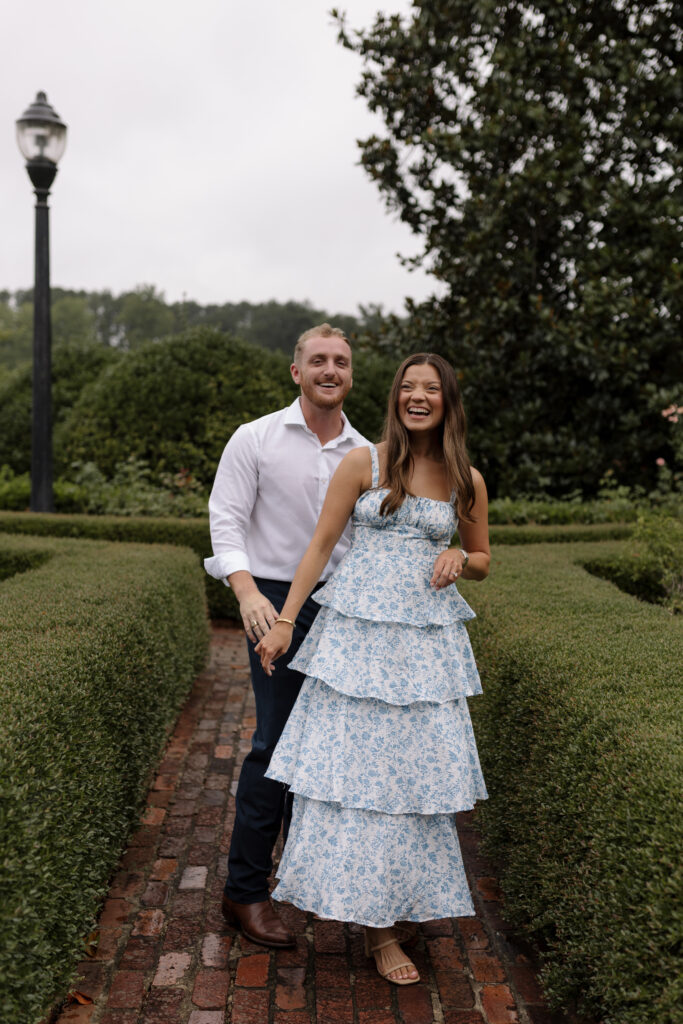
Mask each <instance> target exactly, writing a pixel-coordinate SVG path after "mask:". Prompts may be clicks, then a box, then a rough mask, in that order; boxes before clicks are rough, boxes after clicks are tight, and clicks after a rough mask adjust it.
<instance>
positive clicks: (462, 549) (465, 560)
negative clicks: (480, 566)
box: [459, 548, 470, 569]
mask: <svg viewBox="0 0 683 1024" xmlns="http://www.w3.org/2000/svg"><path fill="white" fill-rule="evenodd" d="M459 550H460V554H461V555H462V557H463V559H464V561H463V563H462V567H463V569H464V568H465V566H466V565H467V563H468V562H469V560H470V556H469V555H468V554H467V552H466V551H465V549H464V548H460V549H459Z"/></svg>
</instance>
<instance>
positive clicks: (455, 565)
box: [257, 548, 465, 650]
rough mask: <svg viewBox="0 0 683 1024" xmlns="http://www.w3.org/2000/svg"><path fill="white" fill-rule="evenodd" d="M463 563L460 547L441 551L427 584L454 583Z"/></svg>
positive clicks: (448, 584) (440, 585) (439, 588)
mask: <svg viewBox="0 0 683 1024" xmlns="http://www.w3.org/2000/svg"><path fill="white" fill-rule="evenodd" d="M464 564H465V559H464V558H463V553H462V551H461V550H460V548H448V550H447V551H442V552H441V554H440V555H439V557H438V558H437V560H436V561H435V562H434V572H433V573H432V578H431V580H430V581H429V586H430V587H435V589H436V590H443V588H444V587H449V586H450V585H451V583H455V581H456V580H457V578H458V576H461V575H462V570H463V567H464ZM257 650H258V648H257Z"/></svg>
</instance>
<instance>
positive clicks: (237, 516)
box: [204, 424, 259, 585]
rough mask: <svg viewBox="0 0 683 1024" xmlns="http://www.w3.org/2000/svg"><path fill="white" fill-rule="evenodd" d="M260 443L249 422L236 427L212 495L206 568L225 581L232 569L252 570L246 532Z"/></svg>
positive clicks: (219, 465)
mask: <svg viewBox="0 0 683 1024" xmlns="http://www.w3.org/2000/svg"><path fill="white" fill-rule="evenodd" d="M258 446H259V442H258V437H257V436H256V433H255V431H253V430H252V429H250V424H243V425H242V426H241V427H238V428H237V430H236V431H235V433H234V434H233V436H232V437H231V438H230V440H229V441H228V443H227V445H226V446H225V449H224V451H223V455H222V456H221V461H220V462H219V464H218V471H217V472H216V479H215V481H214V485H213V489H212V491H211V497H210V498H209V521H210V526H211V546H212V548H213V557H212V558H205V559H204V568H205V569H206V571H207V572H208V573H209V575H210V576H214V577H215V578H216V579H219V580H220V579H222V580H223V581H224V582H225V583H226V585H229V584H228V581H227V579H226V578H225V577H226V576H229V575H230V573H233V572H237V571H238V570H241V569H246V570H247V572H251V567H250V564H249V556H248V554H247V533H248V530H249V521H250V518H251V513H252V509H253V507H254V502H255V501H256V495H257V493H258Z"/></svg>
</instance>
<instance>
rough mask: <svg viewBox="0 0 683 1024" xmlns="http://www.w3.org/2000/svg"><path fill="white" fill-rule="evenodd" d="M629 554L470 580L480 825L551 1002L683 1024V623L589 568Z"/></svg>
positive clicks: (530, 557) (499, 557)
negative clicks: (482, 781)
mask: <svg viewBox="0 0 683 1024" xmlns="http://www.w3.org/2000/svg"><path fill="white" fill-rule="evenodd" d="M624 548H625V545H623V544H617V543H609V542H607V543H604V544H600V545H597V544H591V545H588V544H572V545H536V546H534V547H533V548H531V547H530V548H527V549H525V550H524V552H523V557H520V553H519V552H518V550H516V549H513V548H510V547H495V548H494V550H493V558H492V574H491V578H490V580H488V581H487V582H486V583H485V584H484V585H481V584H478V585H475V584H470V583H467V582H465V583H463V591H464V593H465V595H466V596H467V598H468V599H469V600H471V601H472V603H473V604H474V606H475V608H476V610H477V614H478V619H477V620H476V621H475V622H474V623H473V624H472V628H471V636H472V641H473V645H474V648H475V653H476V656H477V660H478V663H479V668H480V670H481V673H482V678H483V684H484V696H483V698H481V699H477V700H474V701H471V702H470V704H471V708H472V713H473V718H474V722H475V728H476V732H477V739H478V744H479V751H480V755H481V759H482V765H483V769H484V773H485V777H486V780H487V785H488V787H489V793H490V799H489V801H488V802H487V803H485V804H483V805H482V808H481V815H480V821H481V823H482V827H483V829H484V832H485V836H486V840H487V844H488V846H489V848H490V849H491V851H492V852H493V853H494V854H495V855H496V856H497V857H498V858H500V860H501V862H502V864H503V869H502V876H501V877H502V884H503V888H504V891H505V896H506V911H507V913H508V914H509V915H510V917H511V919H512V921H513V922H514V923H515V925H516V926H517V927H519V928H522V929H524V930H525V931H526V932H527V933H528V935H529V936H530V937H532V938H534V939H536V940H537V941H538V942H539V944H540V945H541V946H542V947H544V948H545V950H546V952H545V954H544V957H545V966H544V969H543V979H544V983H545V986H546V991H547V993H548V994H549V996H550V997H551V998H552V999H553V1000H554V1001H556V1002H558V1003H561V1004H566V1003H568V1002H570V1001H571V1000H572V999H578V1001H579V1005H580V1009H581V1011H585V1012H587V1013H589V1014H593V1015H595V1017H596V1019H598V1020H600V1021H601V1022H603V1024H674V1021H676V1022H677V1024H680V1019H681V1018H680V1007H681V1005H683V989H682V987H681V973H680V960H679V957H680V938H681V928H682V927H683V910H682V908H681V904H680V892H681V881H682V879H681V859H680V851H681V849H683V822H682V820H681V815H680V806H679V804H680V792H681V786H682V784H683V762H682V758H681V749H682V748H681V695H680V687H677V686H676V685H675V684H676V680H677V676H678V675H680V672H679V668H678V667H679V666H680V665H681V664H683V621H682V620H680V619H673V618H672V617H671V616H670V615H668V614H667V613H666V612H665V611H664V610H663V609H661V608H657V607H653V606H652V605H647V604H644V603H642V602H639V601H636V600H634V599H633V598H631V597H629V596H627V595H626V594H624V593H622V592H621V591H619V590H618V589H617V588H615V587H614V586H612V585H611V584H609V583H607V582H605V581H603V580H599V579H596V578H595V577H593V576H590V575H589V574H587V573H586V572H585V570H584V569H583V567H582V563H583V562H587V561H589V560H590V559H592V558H594V557H595V556H596V555H599V556H601V557H614V556H615V555H617V554H620V553H622V552H623V551H624Z"/></svg>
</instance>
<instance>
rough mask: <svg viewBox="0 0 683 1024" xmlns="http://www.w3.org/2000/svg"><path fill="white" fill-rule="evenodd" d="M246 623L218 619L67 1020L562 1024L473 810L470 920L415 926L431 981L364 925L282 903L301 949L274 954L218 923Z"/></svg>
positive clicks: (463, 818)
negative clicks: (413, 980)
mask: <svg viewBox="0 0 683 1024" xmlns="http://www.w3.org/2000/svg"><path fill="white" fill-rule="evenodd" d="M246 662H247V658H246V650H245V644H244V638H243V634H242V633H241V632H239V631H237V630H236V629H234V628H229V627H225V626H221V625H217V626H214V629H213V640H212V645H211V660H210V664H209V667H208V668H207V670H206V671H205V672H203V673H202V675H201V676H199V678H198V679H197V681H196V683H195V686H194V689H193V691H192V694H191V696H190V698H189V700H188V702H187V704H186V706H185V708H184V709H183V711H182V713H181V715H180V718H179V719H178V723H177V725H176V729H175V732H174V733H173V736H172V738H171V740H170V742H169V744H168V748H167V750H166V754H165V756H164V759H163V761H162V763H161V765H160V767H159V773H158V775H157V778H156V781H155V782H154V785H153V787H152V790H151V791H150V793H149V797H148V806H147V809H146V811H145V813H144V815H143V817H142V821H141V823H140V828H139V830H138V831H137V832H136V833H135V835H133V837H132V839H131V841H130V845H129V847H128V849H127V851H126V853H125V854H124V856H123V858H122V861H121V864H120V867H119V870H118V873H117V874H116V876H115V877H114V880H113V883H112V886H111V889H110V892H109V898H108V899H107V901H106V903H105V905H104V908H103V910H102V913H101V915H100V919H99V943H98V945H97V949H96V952H95V955H94V956H93V957H92V959H88V960H86V961H84V962H83V963H82V964H81V974H82V980H81V981H80V982H78V983H77V986H76V988H77V991H78V993H79V994H80V996H81V998H83V997H85V998H89V999H91V1000H93V1002H88V1003H78V1002H74V1003H71V1004H69V1005H68V1006H67V1007H66V1008H64V1009H63V1010H62V1012H61V1014H60V1015H59V1016H58V1018H57V1024H228V1022H231V1024H432V1022H438V1024H562V1022H563V1021H564V1020H565V1018H563V1017H561V1016H560V1017H557V1016H555V1015H552V1014H550V1013H549V1011H548V1010H547V1009H546V1007H545V1005H544V1003H543V1000H542V997H541V993H540V990H539V987H538V984H537V981H536V978H535V975H534V972H533V970H532V969H531V965H530V964H529V962H528V960H527V959H526V958H525V956H524V955H523V954H522V953H521V952H520V951H519V950H518V949H516V948H515V947H514V945H513V944H512V942H511V938H510V936H509V935H508V933H507V931H506V927H505V925H504V923H503V921H502V918H501V913H500V911H501V904H500V893H499V891H498V887H497V884H496V880H495V878H494V877H493V874H492V869H491V865H490V864H488V863H487V861H486V860H485V859H484V858H483V857H482V856H481V854H480V852H479V849H478V837H477V833H476V831H475V829H474V827H473V824H472V820H471V819H472V815H471V814H463V815H460V816H459V829H460V836H461V843H462V847H463V853H464V856H465V865H466V868H467V871H468V877H469V880H470V886H471V888H472V892H473V894H474V899H475V905H476V908H477V917H476V918H462V919H460V920H458V921H454V920H443V921H432V922H429V923H427V924H423V925H421V927H420V934H419V938H418V942H417V945H416V946H415V948H414V949H412V950H411V956H412V957H413V959H414V960H415V963H416V965H417V967H418V970H419V971H420V975H421V979H422V980H421V983H420V984H418V985H413V986H410V987H403V988H398V987H396V986H394V985H390V984H389V983H388V982H386V981H383V980H382V979H381V978H380V977H379V976H378V974H377V973H376V971H375V969H374V964H373V962H372V961H369V960H366V958H365V956H364V955H363V950H362V934H361V929H360V928H358V927H356V926H354V925H351V926H348V925H346V926H345V925H342V924H340V923H338V922H335V921H319V920H317V919H315V918H314V917H313V916H312V915H310V914H304V913H303V912H301V911H299V910H297V909H296V908H294V907H291V906H286V907H284V908H283V916H284V917H285V919H286V920H287V922H288V923H289V924H290V926H292V927H293V928H294V929H295V930H296V932H297V933H298V936H299V941H298V946H297V948H296V949H293V950H278V951H267V950H265V949H264V947H262V946H256V945H254V944H253V943H251V942H248V941H247V940H245V939H244V938H242V937H241V936H239V935H236V934H234V933H232V931H231V930H230V929H228V928H226V927H225V926H224V924H223V920H222V917H221V914H220V909H219V904H220V895H221V892H222V889H223V883H224V879H225V872H226V856H225V855H226V853H227V851H228V842H229V837H230V829H231V826H232V818H233V806H234V797H233V794H234V791H235V788H236V785H237V777H238V774H239V768H240V765H241V762H242V759H243V757H244V755H245V753H246V752H247V750H248V749H249V740H250V737H251V734H252V730H253V727H254V724H255V722H254V707H253V698H252V695H251V688H250V685H249V673H248V667H247V664H246Z"/></svg>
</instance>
